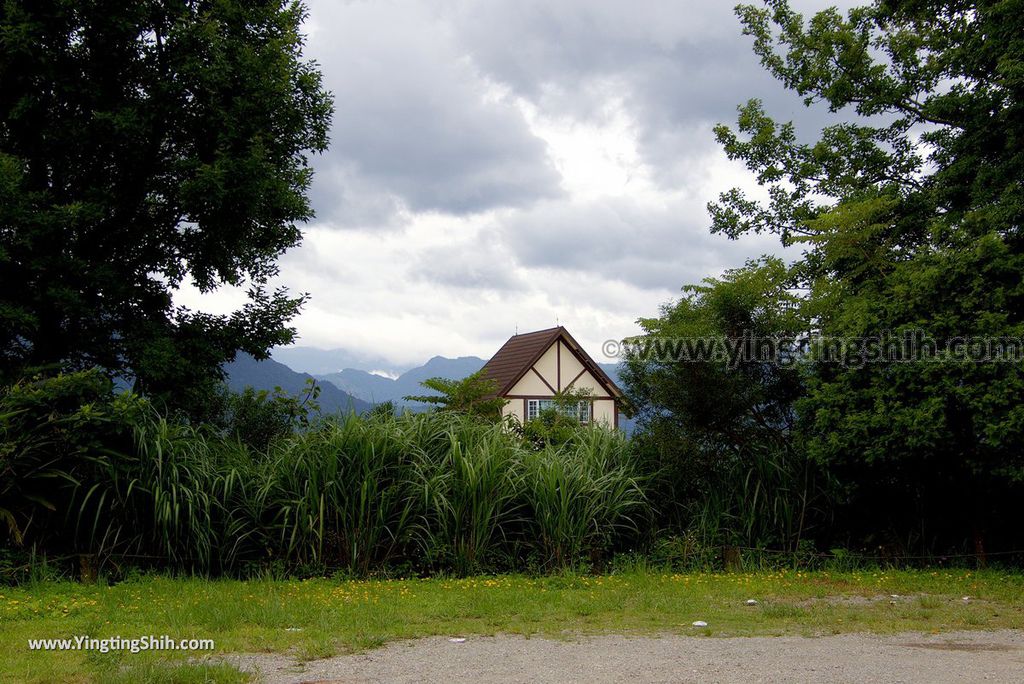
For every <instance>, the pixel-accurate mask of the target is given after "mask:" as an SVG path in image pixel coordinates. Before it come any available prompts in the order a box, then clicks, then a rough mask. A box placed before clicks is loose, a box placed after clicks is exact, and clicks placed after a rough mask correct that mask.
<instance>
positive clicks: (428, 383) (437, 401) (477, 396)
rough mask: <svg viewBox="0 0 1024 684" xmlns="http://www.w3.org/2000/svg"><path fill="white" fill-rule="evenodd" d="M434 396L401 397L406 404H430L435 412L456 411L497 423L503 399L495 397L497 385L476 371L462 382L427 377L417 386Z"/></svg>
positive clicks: (481, 372)
mask: <svg viewBox="0 0 1024 684" xmlns="http://www.w3.org/2000/svg"><path fill="white" fill-rule="evenodd" d="M420 385H422V386H423V387H425V388H426V389H429V390H433V391H435V392H437V394H428V395H418V396H407V397H402V398H403V399H405V400H406V401H418V402H421V403H424V404H431V405H433V406H435V407H436V408H437V410H439V411H456V412H459V413H465V414H467V415H471V416H477V417H479V418H484V419H486V420H491V421H495V422H497V421H498V420H500V419H501V409H502V408H503V407H504V406H505V400H504V399H502V398H501V397H497V396H495V392H497V386H496V384H495V382H494V380H492V379H490V378H488V377H486V376H484V375H483V371H477V372H476V373H473V374H472V375H469V376H466V377H465V378H463V379H462V380H449V379H447V378H428V379H426V380H424V381H423V382H421V383H420Z"/></svg>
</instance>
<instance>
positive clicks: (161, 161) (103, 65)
mask: <svg viewBox="0 0 1024 684" xmlns="http://www.w3.org/2000/svg"><path fill="white" fill-rule="evenodd" d="M304 16H305V10H304V8H303V6H302V5H301V4H300V3H297V2H288V1H286V0H259V1H257V2H240V1H238V0H218V1H217V2H210V1H201V2H194V1H191V0H189V1H186V0H177V1H172V2H157V1H155V0H140V1H139V2H132V3H122V4H119V5H116V6H111V5H110V4H109V3H101V2H95V1H86V2H63V1H57V0H43V1H41V2H23V1H18V0H9V1H7V2H4V3H3V4H2V5H0V83H2V84H3V85H2V87H0V283H2V287H0V380H2V381H4V382H11V381H13V380H14V379H16V378H18V377H21V376H23V375H26V374H28V373H30V372H33V371H36V370H40V369H42V370H47V371H53V370H60V369H75V368H85V367H93V366H98V367H101V368H103V369H105V370H106V371H107V372H109V373H111V374H115V375H122V376H128V377H131V378H134V380H135V382H136V386H137V387H138V388H141V389H142V390H144V391H145V392H146V393H148V394H150V395H167V396H174V397H178V398H179V400H180V398H181V397H187V396H188V394H189V392H190V391H191V390H193V389H194V388H197V387H199V386H204V385H208V383H211V382H215V381H216V380H219V379H220V377H221V371H220V365H221V364H222V363H223V362H225V361H227V360H230V359H232V358H233V357H234V355H235V353H236V351H237V350H240V349H241V350H244V351H246V352H248V353H250V354H252V355H254V356H256V357H257V358H265V357H266V355H267V351H268V349H269V348H270V347H272V346H274V345H279V344H285V343H288V342H290V341H291V340H292V338H293V336H294V330H293V329H291V328H289V327H288V326H287V322H288V321H289V320H290V319H291V318H292V317H293V316H294V315H295V314H296V312H297V311H298V309H299V307H300V305H301V304H302V302H303V301H304V299H305V296H304V295H301V296H294V297H293V296H290V295H289V294H288V293H287V291H285V290H284V289H277V290H275V291H273V292H268V291H267V289H266V284H267V282H268V279H269V278H270V277H272V276H274V275H275V274H276V273H277V266H276V260H277V258H278V257H279V256H280V255H281V254H282V253H283V252H284V251H285V250H287V249H288V248H289V247H292V246H294V245H296V244H298V242H299V240H300V238H301V234H300V231H299V228H298V226H297V225H296V224H298V223H300V222H302V221H305V220H308V219H309V218H310V217H311V216H312V211H311V208H310V205H309V201H308V199H307V197H306V191H307V189H308V187H309V183H310V179H311V169H310V168H309V164H308V161H307V156H308V154H309V153H310V152H320V151H323V150H324V149H325V148H326V145H327V131H328V125H329V121H330V116H331V112H332V101H331V97H330V95H329V94H328V93H327V92H325V91H324V89H323V87H322V84H321V77H320V74H319V73H318V71H317V69H316V65H315V64H313V63H311V62H308V61H304V60H303V59H302V58H301V48H302V44H303V38H302V35H301V34H300V28H301V23H302V21H303V18H304ZM189 281H191V282H193V283H194V284H195V285H196V286H198V287H199V288H200V289H201V290H202V291H204V292H208V291H211V290H214V289H216V288H217V287H218V286H221V285H225V284H226V285H233V286H239V285H248V287H249V302H248V303H247V304H246V305H245V306H244V307H243V308H242V309H241V310H238V311H236V312H235V313H233V314H231V315H228V316H214V315H208V314H204V313H198V312H193V311H189V310H188V309H185V308H183V307H180V306H175V305H174V303H173V299H172V295H173V293H174V292H175V290H177V289H178V288H179V287H180V286H181V285H182V284H183V283H186V282H189ZM172 393H173V395H172ZM186 401H187V399H186Z"/></svg>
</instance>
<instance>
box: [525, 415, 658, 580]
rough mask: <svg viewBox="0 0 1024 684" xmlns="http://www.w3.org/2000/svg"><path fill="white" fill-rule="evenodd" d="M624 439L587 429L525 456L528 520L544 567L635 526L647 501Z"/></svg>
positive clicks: (592, 552)
mask: <svg viewBox="0 0 1024 684" xmlns="http://www.w3.org/2000/svg"><path fill="white" fill-rule="evenodd" d="M627 453H628V450H627V448H626V443H625V441H624V439H623V438H622V437H621V436H620V435H618V434H616V433H612V432H608V431H604V430H592V431H586V432H584V433H582V434H581V435H580V437H579V439H578V440H575V441H571V442H569V443H567V444H565V445H562V446H560V447H550V446H549V447H547V448H545V449H543V450H541V451H539V452H536V453H532V454H529V455H528V456H527V457H526V460H525V464H524V465H525V469H524V471H525V472H524V475H525V495H526V497H525V498H526V502H527V505H528V509H529V513H530V514H529V523H530V527H531V528H532V531H533V532H534V533H535V535H536V538H537V540H538V542H539V544H540V547H541V549H542V551H543V557H544V561H545V564H546V565H547V566H549V567H552V566H553V567H565V566H568V565H570V564H572V563H574V562H576V561H578V560H579V559H581V558H583V557H584V556H590V557H591V558H594V557H595V556H597V555H599V554H600V553H601V552H602V551H603V550H606V549H608V548H610V547H611V546H612V545H613V541H614V539H615V537H616V536H618V535H621V534H623V533H629V532H637V531H638V526H637V516H639V515H642V514H644V513H645V512H646V508H647V501H646V497H645V496H644V493H643V489H642V487H641V481H640V478H639V474H638V473H637V472H636V470H635V468H634V466H633V465H632V463H631V462H630V460H629V459H628V458H624V455H625V454H627Z"/></svg>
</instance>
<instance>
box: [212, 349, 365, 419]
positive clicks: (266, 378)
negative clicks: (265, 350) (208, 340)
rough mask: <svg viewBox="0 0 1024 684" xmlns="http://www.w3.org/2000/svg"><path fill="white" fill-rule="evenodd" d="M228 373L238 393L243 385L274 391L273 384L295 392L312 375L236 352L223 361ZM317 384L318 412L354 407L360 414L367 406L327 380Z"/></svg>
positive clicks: (229, 385) (300, 388) (229, 380)
mask: <svg viewBox="0 0 1024 684" xmlns="http://www.w3.org/2000/svg"><path fill="white" fill-rule="evenodd" d="M224 370H225V371H226V372H227V378H226V380H227V384H228V387H230V388H231V389H232V390H234V391H236V392H240V391H242V390H244V389H245V388H246V387H252V388H254V389H257V390H268V391H273V389H274V387H280V388H281V389H283V390H285V391H286V392H289V393H290V394H298V393H300V392H303V391H304V390H305V387H306V380H307V379H308V378H310V377H312V376H311V375H308V374H307V373H296V372H295V371H293V370H292V369H291V368H289V367H288V366H286V365H284V364H283V363H279V362H277V361H274V360H273V359H267V360H266V361H257V360H256V359H254V358H253V357H252V356H250V355H248V354H244V353H241V352H239V354H238V356H237V357H236V358H235V360H234V361H232V362H231V363H226V364H224ZM319 385H320V399H319V403H320V411H321V413H324V414H329V413H338V412H347V411H349V410H354V411H355V412H356V413H362V412H363V411H366V410H368V409H369V408H370V404H369V403H368V402H366V401H363V400H362V399H360V398H358V397H355V396H353V395H351V394H349V393H347V392H344V391H342V390H340V389H338V388H337V387H336V386H334V385H332V384H331V383H329V382H321V383H319Z"/></svg>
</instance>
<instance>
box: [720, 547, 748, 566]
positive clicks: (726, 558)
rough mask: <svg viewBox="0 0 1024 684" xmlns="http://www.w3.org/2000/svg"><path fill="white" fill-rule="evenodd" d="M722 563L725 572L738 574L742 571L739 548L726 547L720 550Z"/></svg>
mask: <svg viewBox="0 0 1024 684" xmlns="http://www.w3.org/2000/svg"><path fill="white" fill-rule="evenodd" d="M722 561H723V562H724V564H725V571H726V572H739V571H740V570H742V569H743V558H742V556H741V555H740V547H738V546H726V547H724V548H723V549H722Z"/></svg>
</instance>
